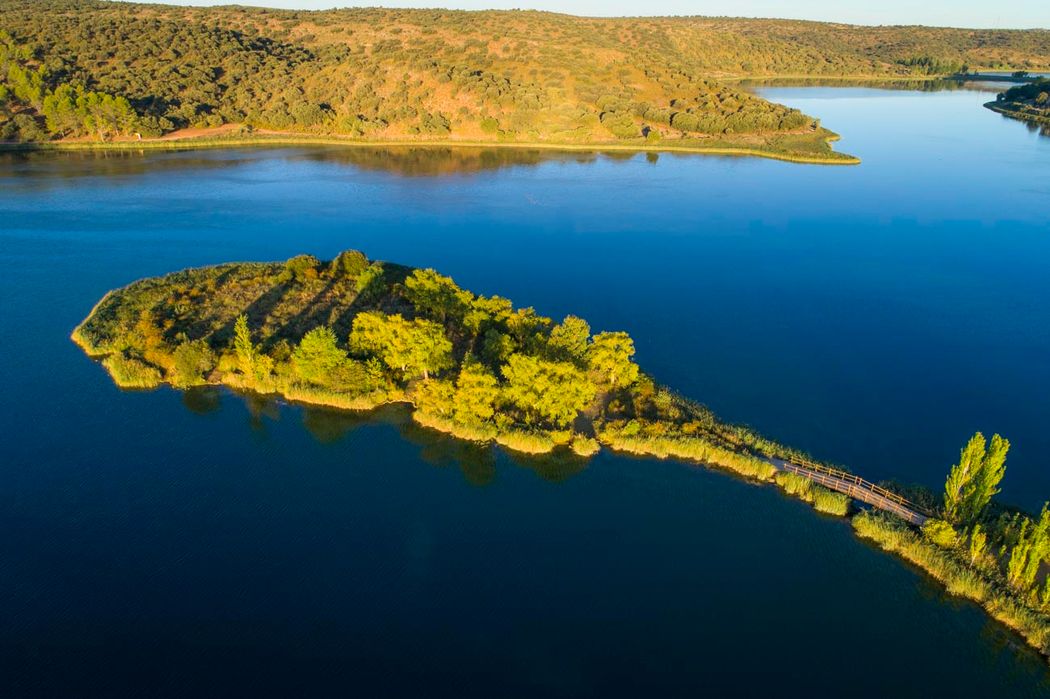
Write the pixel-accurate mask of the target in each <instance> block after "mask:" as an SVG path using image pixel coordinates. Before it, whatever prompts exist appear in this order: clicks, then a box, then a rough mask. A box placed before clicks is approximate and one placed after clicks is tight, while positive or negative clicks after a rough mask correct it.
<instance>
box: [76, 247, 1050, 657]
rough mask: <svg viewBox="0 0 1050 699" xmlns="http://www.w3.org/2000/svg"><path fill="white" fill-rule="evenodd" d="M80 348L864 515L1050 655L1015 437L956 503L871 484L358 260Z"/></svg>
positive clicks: (211, 300)
mask: <svg viewBox="0 0 1050 699" xmlns="http://www.w3.org/2000/svg"><path fill="white" fill-rule="evenodd" d="M72 337H73V340H74V341H75V342H76V343H77V344H78V345H80V346H81V347H82V348H83V349H84V351H85V352H87V354H89V355H90V356H92V357H95V358H97V359H99V360H101V362H102V364H103V365H104V366H105V367H106V369H107V370H108V371H109V373H110V375H111V376H112V377H113V380H114V381H115V382H116V383H117V385H118V386H120V387H122V388H127V389H151V388H155V387H157V386H159V385H161V384H164V383H167V384H170V385H172V386H174V387H176V388H188V387H192V386H197V385H203V384H213V385H220V384H221V385H225V386H228V387H229V388H231V389H233V390H236V391H250V392H256V393H261V394H271V395H279V396H283V397H284V398H286V399H288V400H290V401H294V402H298V403H304V404H314V405H323V406H330V407H332V408H336V409H345V410H356V411H367V410H373V409H375V408H378V407H379V406H382V405H386V404H391V403H399V404H405V405H408V406H409V407H410V409H411V411H412V417H413V419H414V420H415V421H416V422H418V423H420V424H421V425H423V426H425V427H427V428H430V429H433V430H438V431H440V432H444V433H448V434H451V435H453V436H454V437H456V438H458V439H461V440H469V441H470V442H474V443H478V444H490V443H495V444H498V445H500V446H502V447H503V448H506V449H509V450H513V451H516V452H522V453H526V454H546V453H549V452H553V451H559V452H561V453H562V454H564V455H567V456H569V457H571V458H578V459H587V458H589V457H590V456H592V455H594V454H596V453H597V452H598V451H599V450H601V449H602V448H607V449H611V450H613V451H617V452H624V453H630V454H636V455H646V456H654V457H658V458H667V457H672V458H676V459H681V460H685V461H690V462H695V463H702V464H706V465H708V466H713V467H716V468H719V469H722V470H727V471H731V472H734V473H736V474H738V475H740V476H742V477H744V478H747V479H749V480H751V481H752V482H755V483H772V484H775V485H777V486H778V487H780V488H781V489H782V490H783V491H784V493H786V494H787V495H790V496H794V497H798V498H800V499H802V500H804V501H806V502H809V503H811V504H812V505H813V507H814V508H815V509H817V510H819V511H821V512H824V513H827V514H829V515H832V516H839V517H850V518H851V521H852V524H853V527H854V529H855V530H856V532H857V533H858V535H860V536H861V537H864V538H865V539H867V540H870V541H872V542H874V543H875V544H877V545H878V546H880V547H882V548H884V549H886V550H889V551H893V552H896V553H898V554H899V555H900V556H902V557H904V558H905V559H907V560H908V561H910V562H912V563H914V564H915V565H917V566H919V567H921V568H922V569H923V570H925V571H926V572H927V573H929V574H930V575H932V576H933V577H935V578H937V579H938V580H940V581H942V582H943V583H944V584H945V586H946V588H947V590H948V592H949V593H951V594H953V595H957V596H961V597H965V598H968V599H971V600H973V601H974V602H976V603H978V604H980V605H982V606H983V607H984V608H985V609H986V610H987V611H988V612H989V613H990V614H991V615H992V616H994V617H995V618H996V619H998V620H1000V621H1001V622H1003V623H1004V624H1006V625H1007V626H1010V627H1011V628H1013V629H1015V630H1016V631H1017V632H1018V633H1019V634H1020V635H1021V636H1023V637H1024V638H1025V639H1026V641H1027V642H1028V643H1029V644H1030V645H1032V646H1033V647H1034V648H1036V649H1037V650H1039V651H1040V652H1041V653H1043V654H1044V655H1046V656H1050V616H1048V612H1050V577H1048V576H1047V572H1046V571H1047V562H1048V560H1050V511H1048V510H1047V508H1046V507H1045V506H1044V508H1043V511H1042V512H1041V513H1040V514H1039V515H1038V516H1032V515H1029V514H1026V513H1024V512H1020V511H1018V510H1015V509H1012V508H1010V507H1007V506H1005V505H1003V504H1001V503H999V502H997V501H995V500H994V499H993V496H994V495H995V494H996V493H998V491H999V487H998V486H999V483H1000V482H1001V480H1002V478H1003V476H1004V474H1005V469H1006V454H1007V451H1008V450H1009V446H1010V445H1009V442H1007V441H1006V440H1005V439H1003V438H1001V437H1000V436H999V435H994V436H993V437H992V439H991V440H985V438H984V437H983V436H982V435H981V434H977V435H975V436H974V437H973V439H971V440H970V442H969V443H968V444H967V445H966V446H965V447H964V448H963V450H962V452H961V453H960V458H959V462H958V463H957V464H956V465H955V466H954V467H953V468H952V469H951V471H950V473H949V475H948V477H947V480H946V483H945V488H944V492H943V495H939V496H935V495H934V494H933V493H932V492H930V491H928V490H926V489H923V488H919V487H912V488H902V487H900V486H897V485H894V484H889V483H884V484H873V483H869V482H867V481H865V480H863V479H862V478H860V477H859V476H855V475H853V474H851V473H849V472H847V471H844V470H841V469H836V468H833V467H830V466H827V465H824V464H819V463H814V462H812V461H811V460H809V459H808V458H807V457H806V455H805V454H802V453H800V452H798V451H797V450H794V449H791V448H788V447H785V446H783V445H780V444H777V443H775V442H772V441H770V440H768V439H765V438H763V437H761V436H760V435H758V434H756V433H755V432H753V431H752V430H750V429H748V428H746V427H742V426H738V425H730V424H726V423H724V422H721V421H719V420H718V419H717V418H716V417H715V415H714V414H713V413H712V412H711V411H710V410H708V409H707V408H706V407H704V406H703V405H700V404H699V403H696V402H694V401H691V400H688V399H686V398H684V397H682V396H680V395H678V394H676V393H675V392H674V391H672V390H670V389H668V388H666V387H663V386H660V385H658V384H657V383H656V382H655V381H654V380H653V379H652V378H650V377H649V376H647V375H646V374H645V373H643V372H642V371H641V369H640V368H639V366H638V365H637V364H636V363H635V361H634V354H635V351H634V342H633V341H632V339H631V337H630V336H629V335H627V334H626V333H624V332H598V333H592V331H591V328H590V326H589V325H588V324H587V322H586V321H585V320H583V319H582V318H578V317H576V316H571V315H570V316H567V317H566V318H564V319H563V320H561V321H560V322H555V321H554V320H552V319H551V318H547V317H544V316H542V315H540V314H538V313H537V312H536V311H535V310H534V309H532V308H515V307H514V305H513V304H512V303H511V301H509V300H508V299H505V298H502V297H499V296H481V295H477V294H474V293H471V292H470V291H467V290H466V289H463V288H461V287H459V286H458V285H457V284H456V283H455V282H454V281H453V280H452V279H451V278H449V277H447V276H443V275H441V274H439V273H438V272H436V271H435V270H433V269H414V268H410V267H405V266H402V265H397V264H392V263H387V262H378V261H373V260H369V259H368V258H367V257H366V256H365V255H364V254H362V253H360V252H358V251H355V250H348V251H345V252H343V253H341V254H340V255H339V256H338V257H336V258H335V259H334V260H332V261H328V262H322V261H321V260H318V259H317V258H315V257H313V256H311V255H299V256H296V257H293V258H291V259H290V260H288V261H286V262H273V263H256V262H246V263H232V264H222V265H218V266H214V267H203V268H197V269H188V270H184V271H180V272H175V273H172V274H168V275H165V276H162V277H156V278H149V279H142V280H140V281H137V282H134V283H132V284H129V285H128V286H126V287H124V288H121V289H117V290H114V291H111V292H109V293H108V294H106V295H105V296H104V297H103V298H102V300H101V301H99V302H98V304H97V305H96V306H95V307H94V308H93V309H92V311H91V313H90V315H89V316H88V317H87V318H86V319H85V320H84V321H83V322H82V323H81V324H80V325H79V326H78V327H77V328H76V329H75V330H74V331H73V335H72Z"/></svg>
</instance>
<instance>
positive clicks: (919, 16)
mask: <svg viewBox="0 0 1050 699" xmlns="http://www.w3.org/2000/svg"><path fill="white" fill-rule="evenodd" d="M166 1H167V2H169V3H174V4H179V5H222V4H229V3H230V2H231V0H166ZM240 2H241V3H242V4H245V5H264V6H267V7H284V8H295V9H322V8H330V7H346V6H355V5H356V6H375V5H380V6H383V7H453V8H457V9H465V10H478V9H515V8H520V9H536V10H550V11H553V12H566V13H569V14H574V15H593V16H622V15H728V16H733V17H790V18H797V19H815V20H822V21H829V22H850V23H855V24H929V25H939V26H953V27H995V28H1031V27H1040V28H1050V0H998V1H997V0H847V1H843V0H838V1H836V0H791V2H781V1H777V0H646V1H645V2H637V1H636V0H444V2H442V1H440V0H437V1H435V0H430V1H429V2H427V1H424V2H415V1H414V0H405V1H403V2H402V1H399V0H395V1H394V2H384V1H383V0H367V1H366V2H361V3H354V2H348V1H347V0H240Z"/></svg>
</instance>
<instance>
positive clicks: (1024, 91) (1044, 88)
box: [996, 78, 1050, 110]
mask: <svg viewBox="0 0 1050 699" xmlns="http://www.w3.org/2000/svg"><path fill="white" fill-rule="evenodd" d="M996 101H998V102H1007V103H1014V104H1018V103H1020V104H1026V105H1028V106H1031V107H1035V108H1038V109H1046V110H1050V78H1038V79H1036V80H1033V81H1032V82H1030V83H1026V84H1024V85H1015V86H1014V87H1011V88H1010V89H1009V90H1007V91H1005V92H1000V93H999V94H998V95H996Z"/></svg>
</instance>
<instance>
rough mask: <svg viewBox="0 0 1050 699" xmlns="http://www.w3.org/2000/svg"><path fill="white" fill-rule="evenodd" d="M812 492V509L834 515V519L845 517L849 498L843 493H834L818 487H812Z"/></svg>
mask: <svg viewBox="0 0 1050 699" xmlns="http://www.w3.org/2000/svg"><path fill="white" fill-rule="evenodd" d="M812 492H813V509H815V510H816V511H817V512H823V513H825V514H829V515H835V516H836V517H845V516H846V513H847V512H849V498H848V497H846V495H844V494H843V493H836V492H835V491H833V490H828V489H827V488H824V487H821V486H819V485H815V486H813V491H812Z"/></svg>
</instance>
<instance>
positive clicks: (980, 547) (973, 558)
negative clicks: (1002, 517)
mask: <svg viewBox="0 0 1050 699" xmlns="http://www.w3.org/2000/svg"><path fill="white" fill-rule="evenodd" d="M987 550H988V535H987V534H986V533H985V532H984V530H983V529H981V525H980V524H975V525H973V529H972V530H971V531H970V565H976V564H977V561H979V560H981V559H982V558H984V554H985V552H986V551H987Z"/></svg>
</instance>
